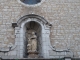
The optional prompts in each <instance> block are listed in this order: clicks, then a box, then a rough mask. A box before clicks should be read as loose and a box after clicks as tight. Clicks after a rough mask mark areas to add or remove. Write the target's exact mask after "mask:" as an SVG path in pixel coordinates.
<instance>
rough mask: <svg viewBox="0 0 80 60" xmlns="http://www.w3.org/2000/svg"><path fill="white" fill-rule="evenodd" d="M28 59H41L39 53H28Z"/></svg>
mask: <svg viewBox="0 0 80 60" xmlns="http://www.w3.org/2000/svg"><path fill="white" fill-rule="evenodd" d="M28 54H29V55H28V58H39V56H38V52H28Z"/></svg>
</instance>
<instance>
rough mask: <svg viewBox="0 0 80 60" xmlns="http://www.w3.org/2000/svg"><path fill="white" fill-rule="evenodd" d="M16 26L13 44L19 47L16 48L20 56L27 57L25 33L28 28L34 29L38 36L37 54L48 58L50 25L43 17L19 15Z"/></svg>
mask: <svg viewBox="0 0 80 60" xmlns="http://www.w3.org/2000/svg"><path fill="white" fill-rule="evenodd" d="M17 25H18V27H15V35H16V38H15V45H17V46H18V47H20V48H19V49H18V52H19V54H17V56H18V55H19V56H20V57H22V58H23V57H27V56H28V54H27V40H28V39H27V34H28V30H30V29H32V30H35V31H36V35H37V37H38V39H37V42H38V46H37V47H38V53H39V54H38V56H39V57H42V58H49V50H51V49H50V47H49V45H50V27H51V24H49V23H48V22H47V21H46V20H45V19H44V18H43V17H41V16H38V15H34V14H30V15H26V16H23V17H21V18H20V19H19V20H18V21H17ZM18 52H17V53H18Z"/></svg>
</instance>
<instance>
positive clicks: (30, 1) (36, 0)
mask: <svg viewBox="0 0 80 60" xmlns="http://www.w3.org/2000/svg"><path fill="white" fill-rule="evenodd" d="M20 1H21V2H23V3H25V4H29V5H33V4H37V3H40V2H41V0H20Z"/></svg>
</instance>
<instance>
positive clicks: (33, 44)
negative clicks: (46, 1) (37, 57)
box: [27, 32, 37, 52]
mask: <svg viewBox="0 0 80 60" xmlns="http://www.w3.org/2000/svg"><path fill="white" fill-rule="evenodd" d="M27 49H28V52H36V51H37V36H36V35H35V32H32V33H31V36H30V37H29V38H28V45H27Z"/></svg>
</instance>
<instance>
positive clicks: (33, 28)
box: [24, 21, 42, 57]
mask: <svg viewBox="0 0 80 60" xmlns="http://www.w3.org/2000/svg"><path fill="white" fill-rule="evenodd" d="M41 30H42V29H41V26H40V24H38V23H37V22H35V21H30V22H28V23H26V24H25V26H24V32H25V37H26V38H25V42H24V48H25V50H24V57H28V52H27V51H28V50H27V44H28V37H29V36H31V33H32V32H35V35H36V36H37V51H38V56H39V57H41V50H42V46H41V39H42V37H41Z"/></svg>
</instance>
